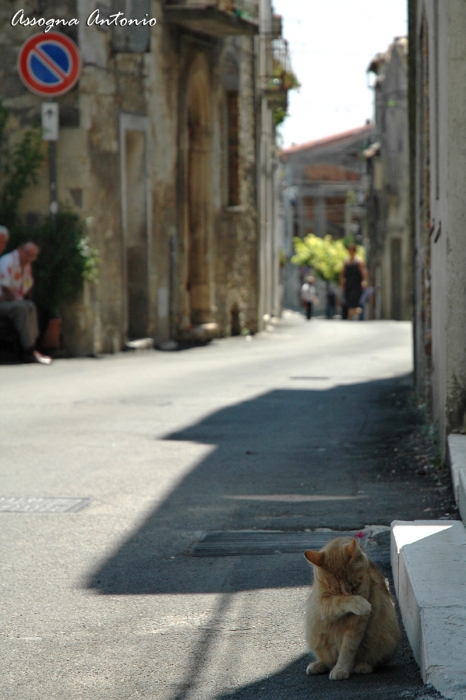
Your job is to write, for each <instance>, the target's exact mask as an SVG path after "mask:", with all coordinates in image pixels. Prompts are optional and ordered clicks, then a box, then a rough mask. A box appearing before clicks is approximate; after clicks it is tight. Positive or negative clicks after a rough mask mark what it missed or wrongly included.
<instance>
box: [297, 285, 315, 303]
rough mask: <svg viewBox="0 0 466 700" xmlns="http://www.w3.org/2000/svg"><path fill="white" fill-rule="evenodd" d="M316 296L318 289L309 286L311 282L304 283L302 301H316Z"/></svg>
mask: <svg viewBox="0 0 466 700" xmlns="http://www.w3.org/2000/svg"><path fill="white" fill-rule="evenodd" d="M315 295H316V288H315V287H314V285H313V284H309V282H304V284H303V286H302V287H301V299H302V300H303V301H314V298H315Z"/></svg>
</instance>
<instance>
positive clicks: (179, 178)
mask: <svg viewBox="0 0 466 700" xmlns="http://www.w3.org/2000/svg"><path fill="white" fill-rule="evenodd" d="M9 5H10V7H8V8H7V9H5V7H4V6H2V8H1V12H2V14H1V19H0V41H1V42H2V48H1V55H2V61H1V63H0V65H1V66H2V71H3V73H4V75H8V80H6V79H5V80H3V79H2V82H1V84H0V98H1V99H2V100H3V102H4V104H5V106H7V107H8V108H9V110H10V112H11V120H10V124H11V134H12V139H14V138H16V137H17V135H18V133H19V131H20V130H21V128H24V127H27V126H28V125H29V124H31V123H32V121H33V120H34V119H37V118H38V116H39V113H40V105H41V102H42V100H41V98H39V97H36V96H34V95H32V94H31V93H29V92H28V91H27V89H26V88H25V87H24V86H23V85H22V83H21V82H20V80H19V78H18V77H17V75H16V72H15V70H14V65H15V62H16V56H17V53H18V51H19V48H20V46H21V44H22V43H23V41H24V40H25V39H26V38H27V37H28V36H30V35H31V34H33V33H35V32H34V29H30V28H26V27H20V28H18V27H15V28H12V27H10V26H9V20H10V17H11V15H12V14H13V13H14V11H16V10H17V9H19V8H20V7H23V8H24V10H25V14H28V13H29V14H32V15H34V16H36V17H39V16H41V15H40V9H41V8H40V7H39V6H38V5H37V3H33V2H29V3H20V2H13V3H9ZM94 8H95V3H94V2H92V1H91V0H77V1H72V0H68V1H67V2H62V3H60V5H56V6H55V7H54V8H53V9H52V10H51V9H50V8H49V9H46V10H44V16H45V17H47V18H48V17H50V16H53V17H55V18H56V17H65V18H70V17H78V18H79V19H80V24H79V28H78V29H77V31H71V32H67V33H69V34H70V35H71V36H72V38H74V39H75V40H76V41H77V43H78V45H79V47H80V50H81V53H82V58H83V71H82V76H81V79H80V81H79V83H78V85H77V87H75V88H74V89H73V90H72V91H71V92H70V93H68V94H67V95H65V96H64V97H60V98H58V101H59V105H60V114H61V117H60V121H61V129H60V139H59V142H58V146H57V168H58V198H59V201H60V202H62V203H66V204H67V205H69V206H70V207H71V208H72V209H74V210H76V211H78V212H79V214H80V215H81V216H82V217H83V219H84V220H85V221H86V227H87V232H88V234H89V236H90V238H91V241H92V244H93V245H94V246H95V247H97V248H98V250H99V251H100V255H101V267H100V280H99V283H98V285H96V286H94V287H89V288H86V289H85V290H84V293H83V295H82V298H81V299H80V300H78V301H77V302H76V303H75V304H73V305H72V306H70V308H69V309H68V311H67V313H66V315H65V319H64V325H63V328H64V335H65V346H66V348H67V350H69V351H70V352H71V353H77V354H89V353H91V354H92V353H98V352H114V351H116V350H119V349H120V348H121V347H122V345H123V344H124V342H125V340H126V338H127V333H128V328H129V327H130V326H131V318H130V316H131V310H130V311H128V304H129V303H130V302H129V301H128V299H129V297H130V296H131V294H132V293H134V294H136V292H137V290H136V292H135V291H134V290H133V292H132V291H131V289H132V286H134V284H133V283H134V280H131V279H128V278H127V273H126V269H127V265H128V264H131V259H130V258H131V255H132V253H131V250H130V247H128V246H129V244H130V243H131V240H132V238H134V236H137V235H138V232H137V231H132V230H131V227H132V225H133V220H134V213H135V211H134V209H132V208H131V207H132V202H131V198H132V197H133V198H134V197H135V196H137V197H139V198H140V200H141V206H147V214H146V215H145V216H143V215H142V214H141V212H140V211H136V214H137V215H141V217H142V218H141V221H143V224H142V225H147V227H148V240H147V242H145V243H144V246H143V247H140V251H139V253H138V254H139V258H140V257H141V255H144V256H146V258H147V260H148V265H147V267H148V270H147V276H148V279H147V289H146V291H145V292H144V294H146V296H147V309H145V311H144V313H145V314H146V316H145V317H144V318H145V319H146V321H145V322H146V326H145V327H146V329H147V330H146V333H145V334H147V335H150V336H152V337H153V338H154V340H155V341H156V342H161V341H164V340H166V339H168V338H169V337H178V336H179V337H188V336H189V334H190V332H191V330H192V328H191V327H192V317H190V312H189V308H188V306H189V303H188V302H189V293H188V292H187V289H186V286H187V269H188V256H189V254H190V252H189V246H190V242H189V241H190V238H189V231H188V229H189V221H188V219H189V216H191V219H192V217H193V214H192V211H191V214H190V215H189V216H188V208H189V207H188V205H189V202H188V198H189V187H190V185H189V182H190V180H189V177H190V176H189V172H188V170H189V168H188V162H187V154H188V150H189V139H190V138H191V136H192V135H191V136H190V133H189V129H190V126H189V124H188V116H187V109H188V107H187V102H186V96H187V94H188V92H189V90H190V89H191V88H190V85H189V81H190V80H191V78H192V77H193V75H192V67H193V65H198V64H199V66H201V65H202V68H201V69H200V70H201V72H202V73H203V78H202V79H203V80H204V81H205V86H206V90H205V92H206V94H205V96H204V97H205V104H206V106H207V108H208V111H207V113H208V121H209V128H206V129H205V130H204V131H205V133H204V136H203V138H204V141H203V143H204V146H205V149H206V155H205V158H204V160H203V162H204V164H205V168H204V169H205V176H206V178H207V179H208V181H206V182H205V183H204V185H205V202H204V203H203V216H204V217H205V219H204V224H205V225H204V226H203V239H202V240H203V245H204V244H205V250H204V251H203V253H202V256H201V258H199V259H200V260H201V262H202V265H203V264H204V262H205V261H207V262H206V265H207V270H208V272H207V275H206V279H207V282H206V289H205V290H204V291H205V294H206V295H207V296H208V304H207V306H208V309H206V314H207V315H206V318H205V319H204V320H205V321H207V322H212V323H214V324H216V330H215V333H217V334H228V333H230V332H232V328H231V324H232V317H231V310H232V309H233V308H235V309H236V306H237V308H238V312H239V320H240V324H241V327H242V328H247V329H249V330H256V329H257V326H258V322H257V304H258V301H257V274H258V273H257V247H258V240H257V183H256V179H257V173H256V164H255V155H256V148H257V146H256V125H255V98H254V46H253V41H252V39H248V38H242V37H240V38H237V39H234V40H233V39H224V40H222V39H215V38H208V37H202V36H200V35H194V34H190V33H189V32H183V31H180V30H179V29H177V28H176V27H174V26H171V25H168V24H165V23H164V22H163V4H162V3H161V2H156V1H153V2H152V13H151V14H152V16H154V17H156V18H157V25H156V26H155V27H153V28H152V29H151V38H150V51H148V52H145V53H128V52H126V53H119V52H115V51H114V48H113V47H112V31H101V30H99V29H98V28H97V27H96V26H92V27H87V26H86V23H85V20H86V18H87V16H88V15H89V14H90V12H91V11H92V10H94ZM228 53H230V54H233V55H234V56H235V57H236V60H237V63H238V68H239V94H240V98H239V100H240V134H239V137H240V138H239V140H240V146H239V150H240V182H241V202H240V205H239V206H237V207H228V200H227V197H226V188H227V185H226V182H227V162H226V144H227V133H226V121H225V120H226V114H225V94H226V93H225V87H224V85H223V83H222V65H223V61H224V59H225V57H226V56H227V54H228ZM204 74H205V75H204ZM193 99H194V98H193ZM206 119H207V117H206ZM131 138H132V139H133V140H132V141H131ZM125 139H129V140H128V141H127V142H126V141H125ZM138 139H139V142H140V143H144V149H143V150H144V155H142V154H141V148H140V146H138V145H137V144H138ZM141 139H143V141H141ZM131 144H133V145H131ZM128 148H132V149H133V150H132V151H131V152H129V151H128ZM138 149H139V150H138ZM127 151H128V152H127ZM138 158H139V161H138ZM138 168H139V170H138ZM142 171H144V172H142ZM138 172H139V175H138ZM141 173H142V174H141ZM138 177H139V181H137V180H138ZM134 178H136V180H135V181H134V182H133V181H132V179H134ZM143 180H144V183H145V185H143V184H142V182H143ZM125 187H126V189H125ZM144 187H145V189H144ZM204 205H205V206H204ZM47 210H48V175H47V164H46V163H45V164H44V167H43V168H42V169H41V172H40V175H39V182H38V184H37V186H34V187H32V188H30V190H29V191H28V192H27V193H26V195H25V197H24V200H23V202H22V214H23V215H24V216H27V215H30V214H31V213H34V214H37V215H40V216H44V215H46V214H47ZM132 212H133V213H132ZM144 222H145V224H144ZM204 234H205V235H204ZM138 240H139V239H138ZM191 243H192V242H191ZM133 252H134V251H133ZM133 257H134V256H133ZM200 264H201V263H200ZM144 306H146V305H145V304H144ZM235 323H236V321H235Z"/></svg>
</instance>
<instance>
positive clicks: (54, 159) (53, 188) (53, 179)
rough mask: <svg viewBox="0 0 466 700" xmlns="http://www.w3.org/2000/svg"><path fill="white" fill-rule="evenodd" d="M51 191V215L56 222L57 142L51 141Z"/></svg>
mask: <svg viewBox="0 0 466 700" xmlns="http://www.w3.org/2000/svg"><path fill="white" fill-rule="evenodd" d="M49 193H50V204H49V210H50V216H51V218H52V221H53V222H55V219H56V216H57V211H58V202H57V142H56V141H49Z"/></svg>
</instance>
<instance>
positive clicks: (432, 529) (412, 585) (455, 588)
mask: <svg viewBox="0 0 466 700" xmlns="http://www.w3.org/2000/svg"><path fill="white" fill-rule="evenodd" d="M465 455H466V450H465ZM465 476H466V470H465ZM465 481H466V479H465ZM458 484H459V481H458ZM391 562H392V570H393V579H394V583H395V590H396V594H397V597H398V601H399V604H400V609H401V615H402V618H403V624H404V626H405V629H406V633H407V635H408V639H409V642H410V644H411V647H412V649H413V653H414V657H415V659H416V661H417V663H418V664H419V667H420V670H421V675H422V679H423V681H424V682H425V683H429V684H431V685H432V686H434V688H436V689H437V690H438V691H439V692H440V693H441V694H442V695H443V696H444V697H446V698H451V700H464V699H465V698H466V530H465V528H464V526H463V523H462V522H460V521H458V520H415V521H413V522H408V521H402V520H395V521H394V522H393V523H392V526H391Z"/></svg>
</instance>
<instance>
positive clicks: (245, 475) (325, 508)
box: [88, 377, 419, 594]
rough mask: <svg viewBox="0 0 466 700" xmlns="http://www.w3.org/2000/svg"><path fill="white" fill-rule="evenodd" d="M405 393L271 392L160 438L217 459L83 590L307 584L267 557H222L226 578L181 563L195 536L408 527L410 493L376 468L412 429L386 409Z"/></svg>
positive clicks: (193, 475)
mask: <svg viewBox="0 0 466 700" xmlns="http://www.w3.org/2000/svg"><path fill="white" fill-rule="evenodd" d="M408 383H409V382H408V378H407V377H397V378H394V379H389V380H383V381H376V382H366V383H360V384H352V385H340V386H335V387H333V388H330V389H328V390H321V391H319V390H293V389H278V390H274V391H270V392H268V393H266V394H264V395H261V396H259V397H257V398H254V399H251V400H249V401H245V402H242V403H239V404H236V405H233V406H228V407H226V408H223V409H221V410H219V411H216V412H215V413H213V414H211V415H210V416H208V417H207V418H204V419H203V420H201V421H199V422H198V423H196V424H194V425H192V426H189V427H187V428H186V429H184V430H181V431H179V432H175V433H172V434H169V435H167V436H166V437H165V439H166V440H183V441H191V442H195V443H203V444H208V445H214V446H215V449H214V450H213V452H212V453H210V454H209V456H208V457H207V458H206V459H205V460H204V461H202V462H201V463H199V464H197V465H196V466H195V467H194V468H193V470H192V471H191V472H190V473H189V474H188V475H187V476H186V478H185V479H184V480H183V481H182V482H181V483H180V484H179V485H178V486H177V487H176V488H175V489H174V490H173V491H172V493H171V494H170V495H169V496H168V497H167V499H166V500H165V501H164V502H163V503H162V504H161V505H160V506H159V507H158V508H157V509H156V510H155V511H154V512H153V513H152V514H151V515H150V516H149V517H148V518H147V519H146V521H145V522H144V524H143V525H142V527H140V529H139V530H138V531H137V532H135V533H133V534H131V535H130V536H129V537H128V539H127V541H126V542H124V543H123V544H122V545H121V547H120V548H119V549H118V551H116V552H115V553H114V554H113V555H112V556H110V558H109V559H108V560H107V561H105V562H104V563H103V564H102V566H101V567H100V568H99V569H98V570H97V571H96V572H95V573H94V574H92V575H91V576H90V578H89V580H88V586H89V587H90V588H92V589H95V590H96V591H99V592H100V593H104V594H105V593H108V594H143V593H144V594H148V593H149V594H150V593H153V594H159V593H169V594H173V593H208V592H216V591H227V590H229V591H241V590H249V589H257V588H270V587H272V588H274V587H288V586H301V585H306V584H307V583H308V581H309V572H308V569H307V568H306V565H305V562H304V560H303V561H301V558H300V557H294V558H291V559H293V561H294V563H293V562H289V563H288V564H289V565H287V568H286V570H278V569H277V567H276V564H275V563H274V561H273V560H275V557H268V556H261V557H229V558H228V559H229V567H230V570H229V574H228V577H227V579H228V580H226V579H225V566H224V565H222V566H221V565H220V559H209V560H206V559H199V558H195V557H192V556H189V555H190V553H191V546H192V544H193V542H194V541H196V540H197V539H199V536H200V533H201V532H205V531H213V530H214V531H215V530H220V531H224V530H243V529H257V530H261V529H264V530H285V531H286V530H290V531H291V530H294V531H303V530H304V529H305V528H316V527H328V528H332V529H345V528H347V529H353V528H360V527H363V526H364V525H365V524H375V523H384V524H388V523H390V521H391V520H393V519H394V518H403V517H404V516H406V517H408V516H409V517H410V518H412V517H413V515H416V513H417V515H416V517H418V515H419V512H418V511H419V508H418V507H417V506H418V500H419V499H418V489H417V488H416V487H415V486H413V487H410V485H409V484H408V485H407V484H406V483H405V481H404V482H403V483H401V482H400V483H399V484H398V483H396V482H393V479H392V480H391V481H390V483H387V479H388V475H387V474H386V473H384V469H385V468H384V467H383V466H382V463H381V460H380V456H381V455H382V454H384V453H386V451H387V450H390V449H393V448H392V447H391V445H396V444H397V442H398V440H399V438H400V436H401V435H402V434H406V432H409V431H411V430H412V429H413V426H414V425H415V424H416V421H418V420H419V418H418V415H417V413H415V412H414V410H413V409H411V408H409V406H408V407H406V406H405V407H404V408H399V407H398V406H397V405H390V404H387V403H386V402H384V397H386V396H387V395H390V392H391V390H396V391H398V392H400V391H401V392H404V393H405V394H406V393H407V392H409V387H408ZM154 468H156V464H154ZM196 533H197V534H196ZM253 562H254V565H253ZM257 562H259V564H258V563H257Z"/></svg>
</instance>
